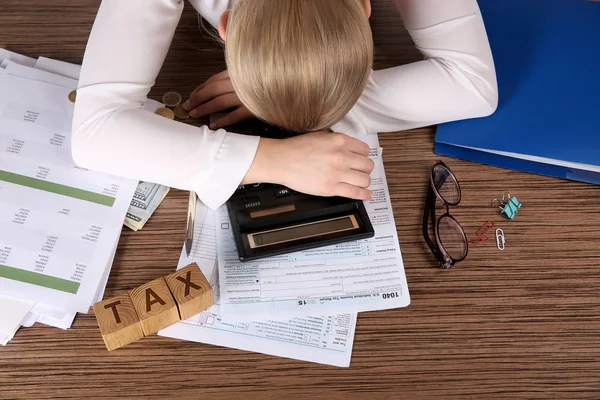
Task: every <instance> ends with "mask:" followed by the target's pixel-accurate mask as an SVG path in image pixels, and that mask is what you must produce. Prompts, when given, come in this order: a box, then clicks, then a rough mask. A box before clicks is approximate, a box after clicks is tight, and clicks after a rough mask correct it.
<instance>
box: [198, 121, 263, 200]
mask: <svg viewBox="0 0 600 400" xmlns="http://www.w3.org/2000/svg"><path fill="white" fill-rule="evenodd" d="M259 140H260V137H258V136H249V135H240V134H237V133H226V134H225V138H224V139H223V142H222V144H221V147H220V148H219V151H218V152H217V154H216V156H215V158H214V160H213V162H212V163H211V164H210V165H211V171H210V173H207V174H206V179H205V180H204V181H203V182H202V183H200V184H199V185H198V187H196V193H197V194H198V197H199V198H200V200H201V201H202V202H203V203H204V204H206V205H207V206H208V207H209V208H211V209H213V210H216V209H217V208H219V207H220V206H221V205H222V204H224V203H225V202H226V201H227V200H228V199H229V198H230V197H231V195H232V194H233V193H234V192H235V190H236V189H237V187H238V186H239V185H240V183H241V182H242V180H243V179H244V176H246V173H247V172H248V169H250V166H251V165H252V162H253V161H254V156H255V155H256V149H257V148H258V142H259Z"/></svg>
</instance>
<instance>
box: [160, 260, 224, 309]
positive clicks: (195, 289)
mask: <svg viewBox="0 0 600 400" xmlns="http://www.w3.org/2000/svg"><path fill="white" fill-rule="evenodd" d="M165 282H167V285H168V286H169V289H170V290H171V294H172V295H173V298H174V299H175V302H176V303H177V308H178V309H179V318H181V320H182V321H183V320H186V319H188V318H191V317H193V316H194V315H196V314H200V313H201V312H202V311H204V310H206V309H208V308H209V307H211V306H212V305H213V304H215V296H214V294H213V290H212V286H210V283H208V281H207V280H206V277H205V276H204V274H203V273H202V271H201V270H200V267H199V266H198V264H196V263H192V264H190V265H188V266H187V267H185V268H182V269H180V270H178V271H175V272H173V273H172V274H170V275H168V276H165Z"/></svg>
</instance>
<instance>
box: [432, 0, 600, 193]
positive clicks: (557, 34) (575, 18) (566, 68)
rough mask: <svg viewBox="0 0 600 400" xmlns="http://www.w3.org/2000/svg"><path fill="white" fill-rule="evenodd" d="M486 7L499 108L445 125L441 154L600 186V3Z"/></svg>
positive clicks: (530, 1)
mask: <svg viewBox="0 0 600 400" xmlns="http://www.w3.org/2000/svg"><path fill="white" fill-rule="evenodd" d="M479 7H480V8H481V12H482V15H483V19H484V21H485V26H486V30H487V33H488V37H489V40H490V45H491V48H492V53H493V56H494V63H495V66H496V74H497V77H498V91H499V105H498V109H497V111H496V112H495V113H494V114H493V115H491V116H489V117H485V118H475V119H470V120H464V121H457V122H451V123H446V124H440V125H439V126H438V128H437V132H436V136H435V142H436V144H435V152H436V153H437V154H441V155H446V156H450V157H455V158H461V159H465V160H470V161H474V162H478V163H482V164H489V165H494V166H498V167H503V168H508V169H514V170H519V171H524V172H531V173H537V174H542V175H549V176H555V177H559V178H566V179H572V180H577V181H584V182H590V183H596V184H600V3H598V2H592V1H588V0H479ZM506 153H513V154H511V155H506ZM514 154H518V155H520V156H519V157H520V158H519V157H514Z"/></svg>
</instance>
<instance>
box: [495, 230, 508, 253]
mask: <svg viewBox="0 0 600 400" xmlns="http://www.w3.org/2000/svg"><path fill="white" fill-rule="evenodd" d="M505 243H506V242H505V241H504V231H503V230H502V229H500V228H498V229H496V246H498V249H499V250H504V244H505Z"/></svg>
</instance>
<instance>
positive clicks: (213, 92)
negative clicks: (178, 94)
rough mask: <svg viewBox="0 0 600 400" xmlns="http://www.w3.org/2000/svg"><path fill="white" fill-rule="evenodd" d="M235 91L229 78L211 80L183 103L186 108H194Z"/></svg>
mask: <svg viewBox="0 0 600 400" xmlns="http://www.w3.org/2000/svg"><path fill="white" fill-rule="evenodd" d="M228 93H234V94H235V91H234V90H233V85H232V84H231V81H230V80H229V79H224V80H220V81H215V82H210V83H208V84H207V85H206V86H204V87H203V88H202V89H200V90H198V91H196V92H194V93H192V95H191V96H190V98H189V99H188V100H187V101H186V102H185V103H184V104H183V108H184V109H185V110H193V109H194V108H197V107H198V106H200V105H202V104H204V103H206V102H208V101H209V100H211V99H214V98H216V97H218V96H222V95H224V94H228Z"/></svg>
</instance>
